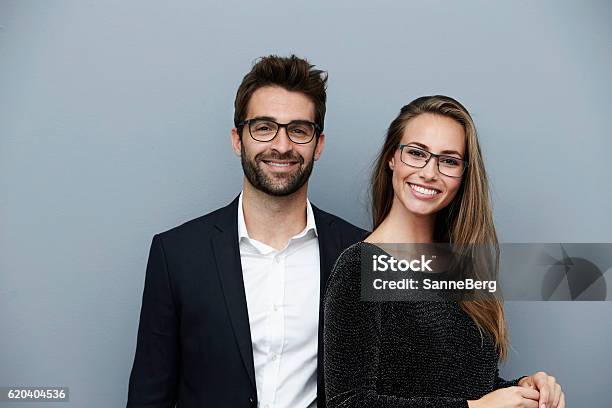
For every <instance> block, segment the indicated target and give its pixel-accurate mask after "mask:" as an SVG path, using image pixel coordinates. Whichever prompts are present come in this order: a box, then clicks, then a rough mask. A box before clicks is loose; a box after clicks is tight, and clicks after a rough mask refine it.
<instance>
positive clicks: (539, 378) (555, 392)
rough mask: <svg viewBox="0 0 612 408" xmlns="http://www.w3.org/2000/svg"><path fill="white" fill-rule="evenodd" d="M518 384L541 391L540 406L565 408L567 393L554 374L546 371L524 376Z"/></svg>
mask: <svg viewBox="0 0 612 408" xmlns="http://www.w3.org/2000/svg"><path fill="white" fill-rule="evenodd" d="M518 385H519V386H521V387H524V388H530V389H535V390H538V391H539V392H540V401H539V402H540V406H539V407H538V408H565V394H563V391H561V386H560V385H559V384H558V383H557V380H556V379H555V377H553V376H552V375H548V374H546V373H545V372H544V371H538V372H537V373H535V374H533V375H530V376H529V377H523V378H521V380H520V381H519V382H518Z"/></svg>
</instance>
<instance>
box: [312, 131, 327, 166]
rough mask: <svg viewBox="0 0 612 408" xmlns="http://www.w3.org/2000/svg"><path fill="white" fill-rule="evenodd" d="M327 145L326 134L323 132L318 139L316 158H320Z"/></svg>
mask: <svg viewBox="0 0 612 408" xmlns="http://www.w3.org/2000/svg"><path fill="white" fill-rule="evenodd" d="M324 147H325V134H323V133H321V134H320V135H319V137H318V139H317V147H315V152H314V159H315V160H319V159H320V158H321V154H323V148H324Z"/></svg>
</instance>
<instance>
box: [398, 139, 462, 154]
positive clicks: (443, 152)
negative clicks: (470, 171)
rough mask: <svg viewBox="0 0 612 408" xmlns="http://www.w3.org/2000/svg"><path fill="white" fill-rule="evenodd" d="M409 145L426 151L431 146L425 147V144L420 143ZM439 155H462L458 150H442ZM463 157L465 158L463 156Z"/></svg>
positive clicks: (410, 143)
mask: <svg viewBox="0 0 612 408" xmlns="http://www.w3.org/2000/svg"><path fill="white" fill-rule="evenodd" d="M408 144H409V145H417V146H418V147H420V148H422V149H425V150H429V146H427V145H424V144H423V143H419V142H409V143H408ZM439 154H457V155H459V156H461V153H459V152H458V151H456V150H442V151H441V152H440V153H439ZM461 157H463V156H461Z"/></svg>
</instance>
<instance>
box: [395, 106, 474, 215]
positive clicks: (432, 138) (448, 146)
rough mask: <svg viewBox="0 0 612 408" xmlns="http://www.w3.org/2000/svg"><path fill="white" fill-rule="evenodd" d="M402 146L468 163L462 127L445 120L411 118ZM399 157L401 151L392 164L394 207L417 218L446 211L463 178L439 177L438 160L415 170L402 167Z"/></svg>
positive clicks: (397, 151) (423, 117) (431, 160)
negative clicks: (402, 209) (399, 204)
mask: <svg viewBox="0 0 612 408" xmlns="http://www.w3.org/2000/svg"><path fill="white" fill-rule="evenodd" d="M401 144H406V145H409V146H414V147H419V148H421V149H423V150H427V151H429V152H431V153H436V154H444V155H447V156H452V157H457V158H460V159H461V158H463V159H465V132H464V130H463V126H461V124H460V123H459V122H457V121H455V120H453V119H451V118H449V117H446V116H441V115H434V114H430V113H423V114H420V115H418V116H417V117H415V118H412V119H411V120H409V121H408V123H407V124H406V126H405V129H404V134H403V136H402V140H401ZM407 149H408V148H404V150H407ZM400 154H401V153H400V149H399V148H398V149H397V150H396V151H395V154H394V155H393V157H392V158H391V160H390V161H389V167H390V168H391V170H392V171H393V191H394V194H395V200H394V204H397V202H398V201H399V203H401V204H402V205H403V206H404V207H405V208H406V210H408V211H409V212H410V213H413V214H415V215H430V214H435V213H436V212H438V211H440V210H442V209H443V208H444V207H446V206H447V205H448V204H449V203H450V202H451V201H452V200H453V198H454V197H455V195H456V194H457V191H458V190H459V187H460V185H461V181H462V179H463V177H459V178H456V177H450V176H447V175H444V174H442V173H440V171H439V170H438V159H437V158H434V157H431V158H430V160H429V162H428V163H427V165H425V167H423V168H415V167H411V166H409V165H407V164H405V163H403V162H402V161H401V158H400ZM406 154H407V153H406V152H405V153H404V155H406ZM404 157H406V156H404ZM423 188H424V189H425V190H423ZM418 190H420V191H418Z"/></svg>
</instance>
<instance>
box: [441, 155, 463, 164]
mask: <svg viewBox="0 0 612 408" xmlns="http://www.w3.org/2000/svg"><path fill="white" fill-rule="evenodd" d="M442 163H443V164H445V165H447V166H458V165H459V160H457V159H453V158H452V157H445V158H444V159H443V160H442Z"/></svg>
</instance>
